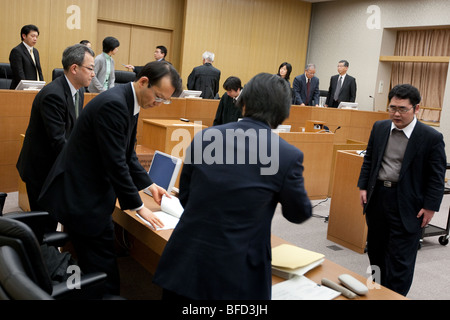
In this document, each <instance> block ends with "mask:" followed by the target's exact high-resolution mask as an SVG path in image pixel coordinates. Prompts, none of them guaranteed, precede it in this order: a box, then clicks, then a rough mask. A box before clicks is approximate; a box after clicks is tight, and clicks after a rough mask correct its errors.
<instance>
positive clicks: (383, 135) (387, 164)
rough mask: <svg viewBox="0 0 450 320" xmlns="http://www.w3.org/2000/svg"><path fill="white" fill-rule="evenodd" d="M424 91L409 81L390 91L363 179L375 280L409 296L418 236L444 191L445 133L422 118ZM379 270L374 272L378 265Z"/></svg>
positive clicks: (374, 130) (372, 139)
mask: <svg viewBox="0 0 450 320" xmlns="http://www.w3.org/2000/svg"><path fill="white" fill-rule="evenodd" d="M420 100H421V96H420V92H419V90H417V88H415V87H413V86H411V85H409V84H401V85H397V86H395V87H394V88H393V89H392V90H391V91H390V93H389V114H390V118H391V119H390V120H382V121H377V122H375V124H374V125H373V128H372V132H371V134H370V138H369V143H368V145H367V151H366V155H365V156H364V162H363V165H362V167H361V173H360V176H359V180H358V187H359V189H360V199H361V205H363V207H364V213H365V215H366V221H367V227H368V235H367V253H368V256H369V260H370V264H371V265H372V266H373V269H374V268H377V269H378V270H379V271H380V272H381V274H380V273H377V272H375V274H374V279H376V280H379V281H381V284H382V285H384V286H386V287H388V288H390V289H392V290H393V291H396V292H398V293H400V294H402V295H406V294H407V293H408V291H409V288H410V286H411V283H412V280H413V275H414V265H415V262H416V256H417V250H418V248H419V241H420V238H421V236H422V231H423V228H424V227H426V226H427V225H428V224H429V223H430V221H431V219H432V218H433V216H434V213H435V212H436V211H439V207H440V204H441V201H442V196H443V194H444V185H445V180H444V179H445V171H446V164H447V161H446V155H445V145H444V139H443V136H442V134H441V133H439V132H438V131H436V130H435V129H433V128H431V127H430V126H428V125H426V124H423V123H422V122H420V121H418V120H417V117H416V115H417V114H418V113H419V103H420ZM377 269H375V271H376V270H377Z"/></svg>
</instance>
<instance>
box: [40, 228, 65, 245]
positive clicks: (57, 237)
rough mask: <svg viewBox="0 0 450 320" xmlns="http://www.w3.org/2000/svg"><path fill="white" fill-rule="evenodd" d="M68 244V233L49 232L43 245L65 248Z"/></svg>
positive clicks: (45, 234)
mask: <svg viewBox="0 0 450 320" xmlns="http://www.w3.org/2000/svg"><path fill="white" fill-rule="evenodd" d="M67 242H69V234H68V233H66V232H60V231H55V232H47V233H44V239H43V240H42V243H43V244H46V245H48V246H53V247H63V246H64V245H65V244H66V243H67Z"/></svg>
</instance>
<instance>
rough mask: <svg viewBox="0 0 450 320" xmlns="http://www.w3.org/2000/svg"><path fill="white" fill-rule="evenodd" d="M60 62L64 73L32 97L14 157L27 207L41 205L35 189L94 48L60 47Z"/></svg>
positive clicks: (64, 129) (71, 118)
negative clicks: (22, 139) (22, 183)
mask: <svg viewBox="0 0 450 320" xmlns="http://www.w3.org/2000/svg"><path fill="white" fill-rule="evenodd" d="M62 64H63V68H64V75H65V76H63V77H58V78H56V79H55V80H54V81H52V82H50V83H49V84H48V85H46V86H45V87H44V88H43V89H42V90H41V91H40V92H39V93H38V94H37V95H36V97H35V99H34V101H33V106H32V108H31V116H30V122H29V124H28V128H27V131H26V133H25V140H24V142H23V146H22V150H21V152H20V155H19V160H18V161H17V170H18V171H19V175H20V177H21V178H22V180H23V181H24V182H25V184H26V187H27V193H28V200H29V203H30V208H31V210H36V211H37V210H42V209H43V208H42V207H41V206H40V205H39V204H38V203H37V200H38V197H39V193H40V192H41V188H42V186H43V184H44V181H45V179H46V178H47V174H48V173H49V171H50V169H51V168H52V165H53V163H54V162H55V160H56V158H57V156H58V154H59V153H60V152H61V150H62V149H63V147H64V145H65V144H66V141H67V139H68V138H69V136H70V134H71V132H72V129H73V127H74V125H75V121H76V119H77V115H78V114H79V113H80V112H81V110H82V107H83V102H84V87H87V86H88V85H89V83H90V82H91V79H92V78H93V76H94V73H93V68H94V52H93V51H92V50H91V49H89V48H88V47H86V46H83V45H81V44H77V45H74V46H71V47H68V48H67V49H66V50H64V53H63V57H62ZM77 96H78V98H77ZM76 103H77V104H76ZM55 227H56V223H55Z"/></svg>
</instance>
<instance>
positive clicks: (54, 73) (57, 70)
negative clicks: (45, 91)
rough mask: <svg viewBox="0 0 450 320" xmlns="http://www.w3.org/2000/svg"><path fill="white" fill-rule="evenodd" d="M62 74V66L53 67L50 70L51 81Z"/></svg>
mask: <svg viewBox="0 0 450 320" xmlns="http://www.w3.org/2000/svg"><path fill="white" fill-rule="evenodd" d="M63 74H64V69H63V68H55V69H53V71H52V81H53V80H55V79H56V78H58V77H60V76H62V75H63Z"/></svg>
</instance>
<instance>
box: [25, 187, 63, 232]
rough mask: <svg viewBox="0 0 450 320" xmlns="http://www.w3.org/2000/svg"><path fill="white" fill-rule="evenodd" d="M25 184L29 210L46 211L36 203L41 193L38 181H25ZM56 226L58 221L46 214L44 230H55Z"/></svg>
mask: <svg viewBox="0 0 450 320" xmlns="http://www.w3.org/2000/svg"><path fill="white" fill-rule="evenodd" d="M25 186H26V188H27V197H28V203H29V205H30V210H31V211H47V210H45V209H44V208H43V207H42V206H41V205H40V204H39V203H38V199H39V194H40V193H41V189H42V185H41V184H39V183H31V182H27V183H26V184H25ZM57 226H58V222H57V221H56V220H55V219H54V218H53V217H52V216H51V215H48V218H47V222H46V227H45V228H46V229H45V231H46V232H53V231H56V228H57Z"/></svg>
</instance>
